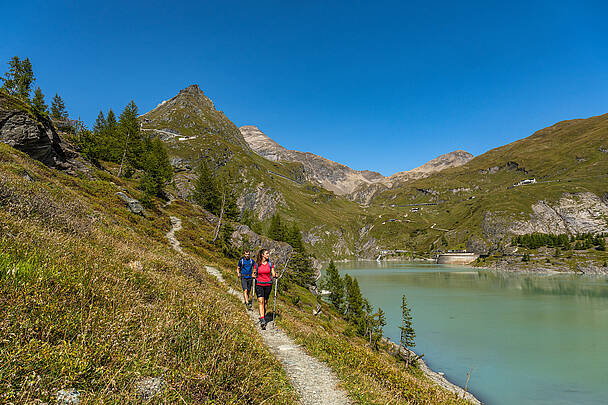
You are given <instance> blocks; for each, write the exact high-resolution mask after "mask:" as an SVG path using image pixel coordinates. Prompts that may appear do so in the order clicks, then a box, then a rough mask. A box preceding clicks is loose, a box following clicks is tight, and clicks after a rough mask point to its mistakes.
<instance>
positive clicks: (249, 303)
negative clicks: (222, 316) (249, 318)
mask: <svg viewBox="0 0 608 405" xmlns="http://www.w3.org/2000/svg"><path fill="white" fill-rule="evenodd" d="M245 306H246V307H247V309H248V310H250V311H251V310H252V309H253V308H252V305H251V302H248V303H246V304H245Z"/></svg>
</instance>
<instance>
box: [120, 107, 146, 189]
mask: <svg viewBox="0 0 608 405" xmlns="http://www.w3.org/2000/svg"><path fill="white" fill-rule="evenodd" d="M118 132H119V134H120V136H119V137H120V140H121V141H122V143H123V147H122V148H123V149H122V156H121V158H120V169H119V170H118V176H119V177H120V176H121V175H122V173H123V170H124V169H125V164H127V163H128V164H130V165H131V166H132V167H134V168H136V169H141V168H142V161H143V152H144V146H143V142H142V139H141V137H140V134H139V122H138V121H137V105H135V102H134V101H133V100H131V101H130V102H129V104H127V105H126V106H125V109H124V110H123V111H122V113H121V114H120V117H119V119H118Z"/></svg>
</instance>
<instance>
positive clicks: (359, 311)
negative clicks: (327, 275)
mask: <svg viewBox="0 0 608 405" xmlns="http://www.w3.org/2000/svg"><path fill="white" fill-rule="evenodd" d="M344 286H345V290H346V303H347V305H348V307H347V310H346V320H347V321H348V322H350V323H351V324H353V325H354V326H355V328H356V331H357V333H358V334H359V335H361V336H363V335H364V334H365V323H366V322H365V314H364V312H363V305H364V302H363V296H362V295H361V290H360V289H359V282H358V281H357V279H356V278H351V277H350V276H349V275H348V274H347V275H345V276H344Z"/></svg>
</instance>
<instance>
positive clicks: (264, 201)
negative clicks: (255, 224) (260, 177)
mask: <svg viewBox="0 0 608 405" xmlns="http://www.w3.org/2000/svg"><path fill="white" fill-rule="evenodd" d="M237 205H238V207H239V209H240V210H241V212H242V211H244V210H251V211H253V212H255V214H256V217H257V218H258V219H259V220H264V219H266V218H270V217H271V216H272V215H274V213H275V212H276V210H277V207H278V206H286V205H287V202H286V201H285V199H284V198H283V195H282V194H281V193H279V192H278V191H273V190H271V189H270V188H267V187H266V186H264V183H259V184H257V185H256V187H255V189H253V190H249V191H247V192H246V193H244V194H243V195H241V196H240V197H239V199H238V200H237Z"/></svg>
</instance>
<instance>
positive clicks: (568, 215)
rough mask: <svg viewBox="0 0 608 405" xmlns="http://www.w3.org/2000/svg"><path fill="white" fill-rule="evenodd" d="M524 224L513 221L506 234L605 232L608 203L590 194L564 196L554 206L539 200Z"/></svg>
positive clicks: (607, 229)
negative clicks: (509, 232) (508, 232)
mask: <svg viewBox="0 0 608 405" xmlns="http://www.w3.org/2000/svg"><path fill="white" fill-rule="evenodd" d="M532 211H533V213H532V214H531V215H530V219H529V220H528V221H515V222H513V223H512V224H511V225H510V226H509V231H511V232H512V233H514V234H516V235H521V234H525V233H532V232H542V233H555V234H560V233H568V234H576V233H588V232H590V233H598V232H606V231H608V204H606V202H605V201H603V200H602V199H601V198H600V197H598V196H597V195H595V194H593V193H589V192H586V193H574V194H569V193H564V194H563V196H562V197H561V198H560V199H559V201H557V203H554V204H549V203H548V202H546V201H539V202H538V203H536V204H534V205H533V206H532Z"/></svg>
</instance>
